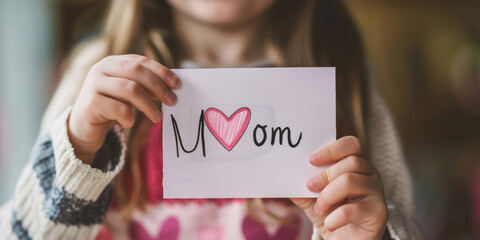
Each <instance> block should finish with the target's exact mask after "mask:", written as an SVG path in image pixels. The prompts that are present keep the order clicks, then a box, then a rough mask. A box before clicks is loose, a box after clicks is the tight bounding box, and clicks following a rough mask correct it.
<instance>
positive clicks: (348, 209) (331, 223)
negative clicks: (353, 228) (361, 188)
mask: <svg viewBox="0 0 480 240" xmlns="http://www.w3.org/2000/svg"><path fill="white" fill-rule="evenodd" d="M370 215H371V211H370V209H367V207H366V206H365V204H361V203H348V204H344V205H341V206H339V207H338V208H336V209H335V210H333V212H331V213H330V214H329V215H328V216H327V217H326V218H325V221H324V223H323V224H324V225H325V227H326V228H327V229H328V231H330V232H333V231H335V230H337V229H338V228H341V227H343V226H346V225H347V224H358V223H362V221H364V220H365V219H368V216H370Z"/></svg>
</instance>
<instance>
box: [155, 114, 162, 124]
mask: <svg viewBox="0 0 480 240" xmlns="http://www.w3.org/2000/svg"><path fill="white" fill-rule="evenodd" d="M162 119H163V114H162V112H160V111H158V112H157V116H156V117H155V120H156V122H157V123H159V122H161V121H162Z"/></svg>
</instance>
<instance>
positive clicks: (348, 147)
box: [310, 136, 362, 166]
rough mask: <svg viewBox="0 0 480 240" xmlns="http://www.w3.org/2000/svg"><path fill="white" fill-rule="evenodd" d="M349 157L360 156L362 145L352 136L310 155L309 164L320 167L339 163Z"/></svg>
mask: <svg viewBox="0 0 480 240" xmlns="http://www.w3.org/2000/svg"><path fill="white" fill-rule="evenodd" d="M350 155H362V144H361V143H360V140H359V139H358V138H356V137H354V136H346V137H342V138H340V139H338V140H337V141H335V142H333V143H330V144H328V145H327V146H325V147H323V148H321V149H319V150H318V151H316V152H315V153H313V154H312V155H310V163H311V164H312V165H313V166H321V165H325V164H327V163H333V162H336V161H340V160H341V159H343V158H346V157H347V156H350Z"/></svg>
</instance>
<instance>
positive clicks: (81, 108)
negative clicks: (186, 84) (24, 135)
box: [68, 55, 179, 164]
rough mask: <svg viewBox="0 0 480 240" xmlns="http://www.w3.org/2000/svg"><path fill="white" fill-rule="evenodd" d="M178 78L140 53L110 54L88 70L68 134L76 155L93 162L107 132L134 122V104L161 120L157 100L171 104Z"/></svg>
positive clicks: (153, 117) (173, 99)
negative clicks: (118, 125) (117, 125)
mask: <svg viewBox="0 0 480 240" xmlns="http://www.w3.org/2000/svg"><path fill="white" fill-rule="evenodd" d="M178 82H179V79H178V77H177V76H175V74H174V73H173V72H172V71H170V70H169V69H168V68H167V67H165V66H163V65H162V64H160V63H158V62H156V61H154V60H151V59H148V58H146V57H144V56H140V55H120V56H108V57H106V58H104V59H102V60H101V61H100V62H98V63H96V64H95V65H94V66H93V67H92V68H91V69H90V71H89V72H88V75H87V78H86V79H85V83H84V84H83V87H82V89H81V90H80V93H79V96H78V98H77V100H76V101H75V104H74V106H73V109H72V112H71V115H70V118H69V120H68V135H69V137H70V142H71V143H72V145H73V148H74V149H75V154H76V156H77V157H78V158H79V159H81V160H82V161H83V162H84V163H86V164H92V162H93V159H94V158H95V154H96V153H97V151H98V150H100V148H101V146H102V145H103V142H104V141H105V137H106V136H107V133H108V132H109V131H110V130H111V129H112V128H113V127H114V126H115V124H116V123H118V124H120V126H121V127H123V128H130V127H132V126H133V124H134V122H135V116H134V113H133V107H134V108H136V109H138V110H139V111H141V112H143V113H144V114H145V116H147V117H148V118H149V119H150V121H152V122H154V123H157V122H160V121H161V120H162V113H161V111H160V109H159V108H158V107H157V104H156V103H155V101H161V102H162V103H164V104H166V105H172V104H174V103H175V101H176V95H175V93H173V91H172V90H171V88H173V87H175V86H176V85H177V84H178Z"/></svg>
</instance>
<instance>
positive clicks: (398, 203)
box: [0, 42, 420, 239]
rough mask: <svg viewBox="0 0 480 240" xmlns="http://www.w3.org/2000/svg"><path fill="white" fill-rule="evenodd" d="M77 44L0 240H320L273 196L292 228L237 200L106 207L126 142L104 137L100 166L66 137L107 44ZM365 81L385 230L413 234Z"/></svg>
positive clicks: (378, 103) (375, 99)
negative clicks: (126, 216)
mask: <svg viewBox="0 0 480 240" xmlns="http://www.w3.org/2000/svg"><path fill="white" fill-rule="evenodd" d="M81 49H82V52H81V53H80V54H79V55H78V56H77V57H76V58H75V59H74V60H73V62H72V63H71V64H70V66H71V67H70V69H69V70H68V71H67V72H66V73H65V74H64V77H63V79H62V81H61V83H60V85H59V87H58V89H57V91H56V93H55V95H54V97H53V99H52V101H51V103H50V105H49V107H48V109H47V112H46V114H45V116H44V121H43V122H42V130H41V133H40V135H39V139H38V140H37V142H36V144H35V145H34V148H33V150H32V153H31V159H30V161H29V163H28V164H27V166H26V167H25V169H24V171H23V172H22V175H21V176H20V178H19V180H18V182H17V186H16V191H15V194H14V196H13V197H12V199H11V200H10V201H9V202H7V203H6V204H4V205H3V206H2V207H1V208H0V233H2V234H1V235H0V239H95V238H97V239H110V238H111V237H114V238H115V239H129V238H131V239H195V238H196V239H308V238H312V239H319V236H318V234H317V233H316V229H314V228H313V227H312V224H311V223H309V222H308V219H307V218H306V216H305V215H304V214H303V213H302V211H301V210H300V209H298V208H296V207H293V206H291V205H285V204H282V203H281V202H279V201H266V203H265V205H266V207H267V208H268V209H270V210H271V211H273V212H274V213H276V214H277V215H280V216H289V217H290V218H289V219H291V220H292V222H293V223H294V225H295V227H294V228H291V227H288V226H283V225H279V224H276V223H271V222H270V223H269V222H268V221H271V219H269V218H268V216H262V215H260V217H261V218H262V219H261V220H262V221H261V222H263V223H265V222H267V223H268V224H267V225H264V224H260V223H259V222H257V221H256V220H254V219H252V218H250V217H249V215H248V214H247V207H246V204H245V201H244V200H243V199H237V200H223V201H205V200H197V201H185V202H183V203H179V202H178V201H177V202H169V201H151V202H150V204H149V205H148V206H147V211H146V212H134V213H133V215H132V219H133V221H128V222H127V221H124V220H123V219H122V218H121V217H120V215H119V214H118V212H116V211H115V209H112V208H109V204H110V202H111V198H112V195H113V187H112V180H113V179H114V178H115V176H116V175H117V174H118V173H119V171H120V170H121V169H122V167H123V165H124V162H125V151H126V147H125V140H124V136H123V133H122V132H121V130H120V128H119V127H116V128H115V129H114V130H112V131H111V132H110V133H109V134H108V136H107V138H106V140H105V143H104V145H103V146H102V149H101V150H100V151H99V154H97V158H108V159H107V160H108V162H109V163H110V164H109V165H108V167H107V168H106V169H95V168H93V167H91V166H90V165H85V164H83V162H82V161H81V160H80V159H78V158H77V157H76V156H75V154H74V149H73V147H72V145H71V143H70V141H69V139H68V134H67V119H68V117H69V113H70V111H71V107H70V106H72V105H73V102H74V100H75V99H76V96H77V95H78V92H79V90H80V88H81V85H82V84H83V80H84V78H85V74H86V73H87V72H88V69H89V68H90V67H91V66H92V64H93V63H94V62H96V61H98V60H99V58H100V57H101V56H102V55H103V52H104V49H105V48H104V45H103V44H102V43H100V42H97V43H93V44H90V45H88V46H87V47H86V48H83V47H82V48H81ZM370 85H371V86H373V87H371V89H370V102H369V104H370V109H371V112H370V114H369V124H370V126H371V127H370V128H369V131H370V132H369V136H370V137H371V139H370V142H371V144H370V145H371V153H372V154H371V158H370V159H369V160H370V161H371V162H372V163H373V164H374V165H375V167H376V168H377V169H378V170H379V172H380V175H381V178H382V182H383V184H384V187H385V193H386V197H387V201H388V208H389V220H388V223H387V229H388V231H387V234H386V235H389V236H390V237H391V238H393V239H419V238H420V235H419V233H418V230H417V228H416V227H415V225H414V223H413V221H412V215H413V203H412V202H413V200H412V187H411V182H410V177H409V174H408V170H407V167H406V164H405V161H404V159H403V156H402V154H401V151H400V146H399V143H398V139H397V137H396V134H395V131H394V128H393V123H392V120H391V117H390V115H389V114H388V111H387V109H386V107H385V104H384V103H383V100H382V98H381V97H380V95H379V94H378V91H377V89H376V88H375V85H374V84H370ZM152 131H153V132H154V131H155V126H154V127H153V128H152ZM159 146H161V145H159ZM154 184H155V183H154V182H152V183H150V184H149V185H153V186H154ZM160 198H161V197H160ZM106 226H108V227H106Z"/></svg>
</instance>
